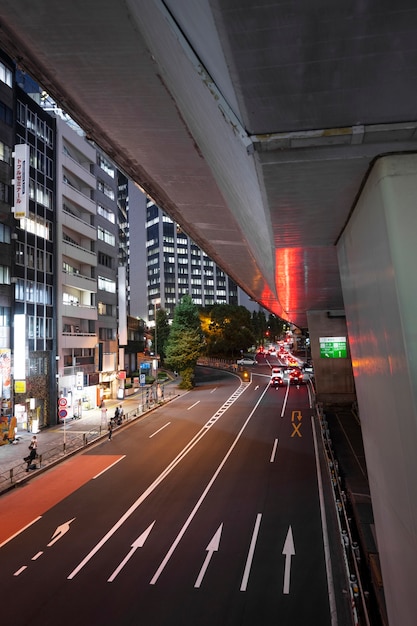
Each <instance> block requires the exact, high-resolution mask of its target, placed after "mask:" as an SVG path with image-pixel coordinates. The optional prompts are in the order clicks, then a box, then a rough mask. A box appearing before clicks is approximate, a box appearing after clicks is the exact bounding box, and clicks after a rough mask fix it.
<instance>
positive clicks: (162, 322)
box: [153, 309, 171, 363]
mask: <svg viewBox="0 0 417 626" xmlns="http://www.w3.org/2000/svg"><path fill="white" fill-rule="evenodd" d="M155 328H156V340H157V341H156V342H155V329H154V331H153V344H154V346H155V344H156V343H157V345H156V350H158V354H159V357H160V359H161V363H163V362H164V360H165V346H166V343H167V341H168V337H169V333H170V330H171V328H170V325H169V319H168V314H167V312H166V310H165V309H156V319H155Z"/></svg>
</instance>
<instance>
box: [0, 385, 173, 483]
mask: <svg viewBox="0 0 417 626" xmlns="http://www.w3.org/2000/svg"><path fill="white" fill-rule="evenodd" d="M161 387H162V386H161ZM176 395H177V394H176V393H175V392H174V391H171V390H168V389H166V388H163V387H162V390H161V395H160V397H159V398H155V397H154V396H153V395H152V394H151V395H149V394H148V396H146V395H144V397H143V404H139V406H138V408H137V409H132V410H131V411H126V412H125V414H124V418H123V420H122V422H121V423H120V424H117V423H114V422H113V432H115V431H116V430H117V429H119V428H122V427H123V426H125V425H126V424H128V423H130V422H132V421H133V420H135V419H138V418H139V417H141V416H142V415H144V414H145V413H147V412H148V411H152V410H153V409H155V408H157V407H158V406H160V405H162V404H164V403H166V402H169V401H170V400H172V399H173V398H174V397H176ZM107 434H108V430H107V424H106V425H105V426H101V425H97V426H93V427H92V428H91V429H90V430H88V431H86V432H83V433H73V434H72V433H71V432H67V433H66V436H65V441H62V442H61V443H60V444H57V445H55V446H51V447H50V448H47V449H46V450H44V451H42V454H39V455H38V456H37V458H36V459H34V463H35V464H36V470H42V469H45V468H47V467H49V466H51V465H54V464H56V463H59V462H60V461H62V460H63V459H65V458H68V456H70V455H71V454H74V453H76V452H79V451H80V450H82V449H83V448H85V447H86V446H88V445H91V444H92V443H94V442H95V441H97V440H99V439H100V438H104V437H106V436H107ZM26 470H27V463H26V462H25V461H24V460H23V458H22V460H21V461H20V462H19V463H16V464H15V465H13V466H12V467H10V468H9V469H8V470H6V471H3V472H0V493H2V492H4V491H7V490H8V489H10V488H11V487H14V486H16V485H18V484H19V483H20V482H23V481H25V480H26V479H27V478H28V475H32V474H33V473H34V472H35V471H36V470H31V469H29V470H28V471H26Z"/></svg>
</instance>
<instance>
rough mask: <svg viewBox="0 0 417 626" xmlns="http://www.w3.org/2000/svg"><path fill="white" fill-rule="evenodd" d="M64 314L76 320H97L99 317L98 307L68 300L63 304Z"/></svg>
mask: <svg viewBox="0 0 417 626" xmlns="http://www.w3.org/2000/svg"><path fill="white" fill-rule="evenodd" d="M62 315H63V316H65V317H73V318H75V319H76V320H97V318H98V314H97V307H95V306H87V305H83V304H75V303H73V304H69V303H68V302H67V303H65V302H64V303H63V304H62Z"/></svg>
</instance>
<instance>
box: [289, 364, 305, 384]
mask: <svg viewBox="0 0 417 626" xmlns="http://www.w3.org/2000/svg"><path fill="white" fill-rule="evenodd" d="M289 379H290V385H301V383H303V382H304V374H303V372H302V371H301V370H300V368H299V367H294V369H292V370H291V371H290V375H289Z"/></svg>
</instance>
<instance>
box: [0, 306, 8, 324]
mask: <svg viewBox="0 0 417 626" xmlns="http://www.w3.org/2000/svg"><path fill="white" fill-rule="evenodd" d="M4 326H6V327H7V326H10V308H9V307H8V306H0V327H4Z"/></svg>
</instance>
